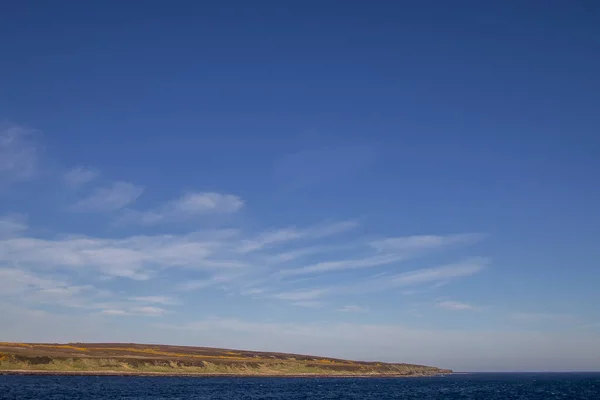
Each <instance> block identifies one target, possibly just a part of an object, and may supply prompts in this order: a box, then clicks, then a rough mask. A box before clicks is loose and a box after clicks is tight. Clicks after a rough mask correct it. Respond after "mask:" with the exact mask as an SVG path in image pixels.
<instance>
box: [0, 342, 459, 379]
mask: <svg viewBox="0 0 600 400" xmlns="http://www.w3.org/2000/svg"><path fill="white" fill-rule="evenodd" d="M448 372H451V371H450V370H444V369H440V368H436V367H428V366H424V365H413V364H395V363H380V362H364V361H348V360H341V359H335V358H326V357H314V356H306V355H298V354H286V353H267V352H258V351H245V350H229V349H216V348H210V347H189V346H167V345H150V344H134V343H68V344H56V343H14V342H0V374H1V373H40V374H42V373H56V374H63V373H64V374H117V375H130V374H131V375H144V374H149V375H150V374H151V375H198V376H202V375H204V376H218V375H227V376H424V375H437V374H441V373H448Z"/></svg>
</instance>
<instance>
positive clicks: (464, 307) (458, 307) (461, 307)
mask: <svg viewBox="0 0 600 400" xmlns="http://www.w3.org/2000/svg"><path fill="white" fill-rule="evenodd" d="M437 306H438V307H439V308H443V309H444V310H450V311H474V310H477V309H478V308H477V307H475V306H472V305H471V304H467V303H463V302H460V301H452V300H446V301H440V302H438V303H437Z"/></svg>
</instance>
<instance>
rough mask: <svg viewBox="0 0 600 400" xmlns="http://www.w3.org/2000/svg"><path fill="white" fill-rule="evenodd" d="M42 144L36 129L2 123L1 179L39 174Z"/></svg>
mask: <svg viewBox="0 0 600 400" xmlns="http://www.w3.org/2000/svg"><path fill="white" fill-rule="evenodd" d="M39 153H40V144H39V142H38V141H36V140H35V139H34V131H33V130H31V129H26V128H24V127H22V126H19V125H14V124H7V123H0V179H6V180H8V181H22V180H26V179H30V178H32V177H34V176H35V175H37V173H38V165H39Z"/></svg>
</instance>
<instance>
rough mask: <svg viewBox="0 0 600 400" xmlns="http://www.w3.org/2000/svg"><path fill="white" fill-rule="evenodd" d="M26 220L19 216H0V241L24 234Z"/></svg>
mask: <svg viewBox="0 0 600 400" xmlns="http://www.w3.org/2000/svg"><path fill="white" fill-rule="evenodd" d="M26 220H27V218H26V217H25V216H24V215H21V214H7V215H0V239H2V238H4V237H12V236H15V235H19V234H21V233H23V232H25V231H26V230H27V228H28V226H27V223H26Z"/></svg>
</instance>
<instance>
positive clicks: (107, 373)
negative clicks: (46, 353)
mask: <svg viewBox="0 0 600 400" xmlns="http://www.w3.org/2000/svg"><path fill="white" fill-rule="evenodd" d="M0 375H23V376H26V375H33V376H42V375H47V376H132V377H136V376H161V377H182V378H183V377H190V378H425V377H436V376H443V375H452V373H440V374H431V375H429V374H423V375H400V374H399V375H392V374H362V375H359V374H355V375H353V374H339V375H331V374H318V373H316V374H311V373H306V374H289V375H287V374H264V375H262V374H226V373H223V374H220V373H185V372H142V371H48V370H26V369H23V370H0Z"/></svg>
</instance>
